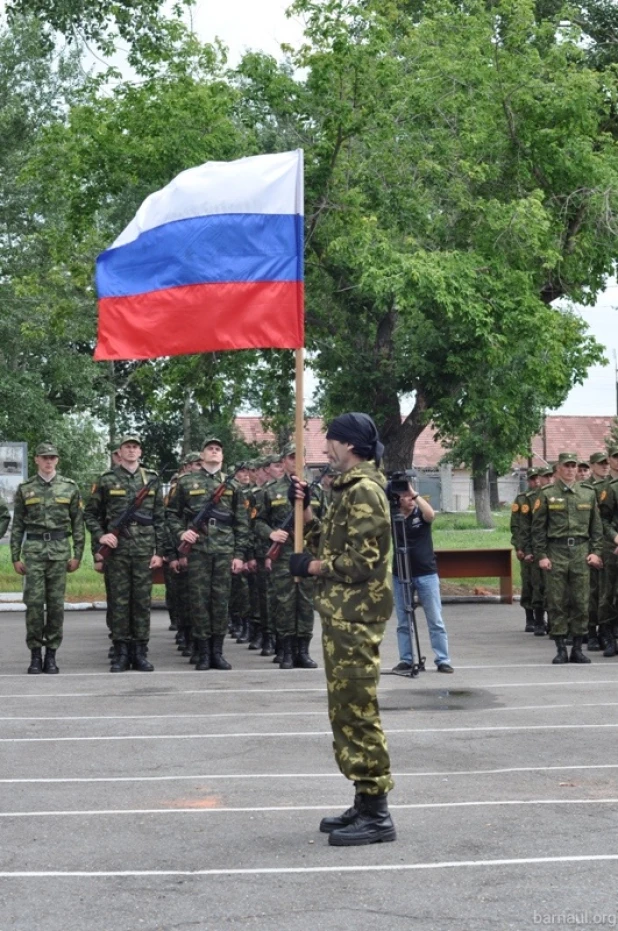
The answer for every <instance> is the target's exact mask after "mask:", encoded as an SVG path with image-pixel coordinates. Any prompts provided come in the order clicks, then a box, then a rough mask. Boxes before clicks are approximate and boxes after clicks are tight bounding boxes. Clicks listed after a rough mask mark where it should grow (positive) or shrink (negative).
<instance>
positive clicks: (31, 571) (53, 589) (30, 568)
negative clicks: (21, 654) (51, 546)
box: [24, 557, 67, 650]
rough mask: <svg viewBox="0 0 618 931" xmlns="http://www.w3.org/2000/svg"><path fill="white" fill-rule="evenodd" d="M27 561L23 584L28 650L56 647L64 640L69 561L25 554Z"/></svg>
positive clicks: (54, 648)
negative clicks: (33, 557) (39, 557)
mask: <svg viewBox="0 0 618 931" xmlns="http://www.w3.org/2000/svg"><path fill="white" fill-rule="evenodd" d="M24 562H25V564H26V570H27V572H26V582H25V586H24V604H25V605H26V644H27V646H28V649H29V650H34V649H37V648H39V647H45V646H47V647H50V649H52V650H57V649H58V647H59V646H60V644H61V643H62V624H63V622H64V593H65V591H66V578H67V564H66V560H65V559H36V560H35V559H32V560H31V559H28V558H27V557H26V558H25V560H24ZM46 609H47V611H46Z"/></svg>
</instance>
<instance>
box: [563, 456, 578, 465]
mask: <svg viewBox="0 0 618 931" xmlns="http://www.w3.org/2000/svg"><path fill="white" fill-rule="evenodd" d="M567 462H573V463H574V464H575V465H577V463H578V462H579V458H578V455H577V453H559V455H558V465H565V463H567Z"/></svg>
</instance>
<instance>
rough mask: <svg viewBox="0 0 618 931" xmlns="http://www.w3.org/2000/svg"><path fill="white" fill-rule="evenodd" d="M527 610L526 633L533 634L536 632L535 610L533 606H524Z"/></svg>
mask: <svg viewBox="0 0 618 931" xmlns="http://www.w3.org/2000/svg"><path fill="white" fill-rule="evenodd" d="M524 610H525V612H526V626H525V627H524V633H525V634H531V633H533V632H534V611H533V610H532V608H524Z"/></svg>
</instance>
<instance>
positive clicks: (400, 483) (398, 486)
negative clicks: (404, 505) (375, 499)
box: [386, 469, 416, 504]
mask: <svg viewBox="0 0 618 931" xmlns="http://www.w3.org/2000/svg"><path fill="white" fill-rule="evenodd" d="M386 478H387V479H388V482H387V485H386V497H387V498H388V500H389V501H390V503H391V504H399V496H400V495H405V493H406V492H407V491H409V490H410V485H411V482H412V479H413V478H416V472H415V471H414V469H404V470H403V471H401V472H387V474H386Z"/></svg>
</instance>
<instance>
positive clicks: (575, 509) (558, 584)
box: [511, 447, 618, 664]
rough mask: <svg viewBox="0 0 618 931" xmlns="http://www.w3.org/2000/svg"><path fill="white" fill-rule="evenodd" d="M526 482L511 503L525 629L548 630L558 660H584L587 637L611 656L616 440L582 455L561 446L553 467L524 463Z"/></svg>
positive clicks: (617, 631)
mask: <svg viewBox="0 0 618 931" xmlns="http://www.w3.org/2000/svg"><path fill="white" fill-rule="evenodd" d="M527 482H528V488H527V490H526V491H523V492H521V493H520V494H518V495H517V497H516V498H515V501H514V502H513V505H512V508H511V543H512V545H513V547H514V549H515V552H516V555H517V558H518V559H519V561H520V566H521V579H522V590H521V606H522V608H523V609H524V611H525V614H526V622H525V631H526V632H530V633H534V635H535V636H538V637H543V636H545V634H546V633H548V632H549V635H550V637H551V638H552V639H554V640H555V642H556V648H557V652H556V656H555V657H554V659H553V661H552V662H553V663H555V664H561V663H565V662H569V661H570V662H573V663H589V662H590V658H589V657H588V656H587V655H586V654H585V653H584V652H583V650H582V646H583V644H584V642H587V647H588V651H591V652H594V651H597V652H598V651H603V656H606V657H612V656H616V655H617V652H618V651H617V646H616V637H617V635H618V555H617V554H618V549H617V545H618V447H613V448H611V449H610V450H609V451H608V452H604V451H599V452H595V453H593V454H592V455H591V456H590V459H589V460H586V461H584V460H582V459H581V457H578V456H577V455H576V454H575V453H571V452H562V453H560V455H559V457H558V461H557V463H556V464H555V465H554V466H553V467H547V468H540V469H536V468H531V469H529V470H528V473H527ZM545 612H547V622H546V621H545ZM571 643H572V649H571V653H570V656H569V654H568V651H567V646H568V645H570V644H571Z"/></svg>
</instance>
